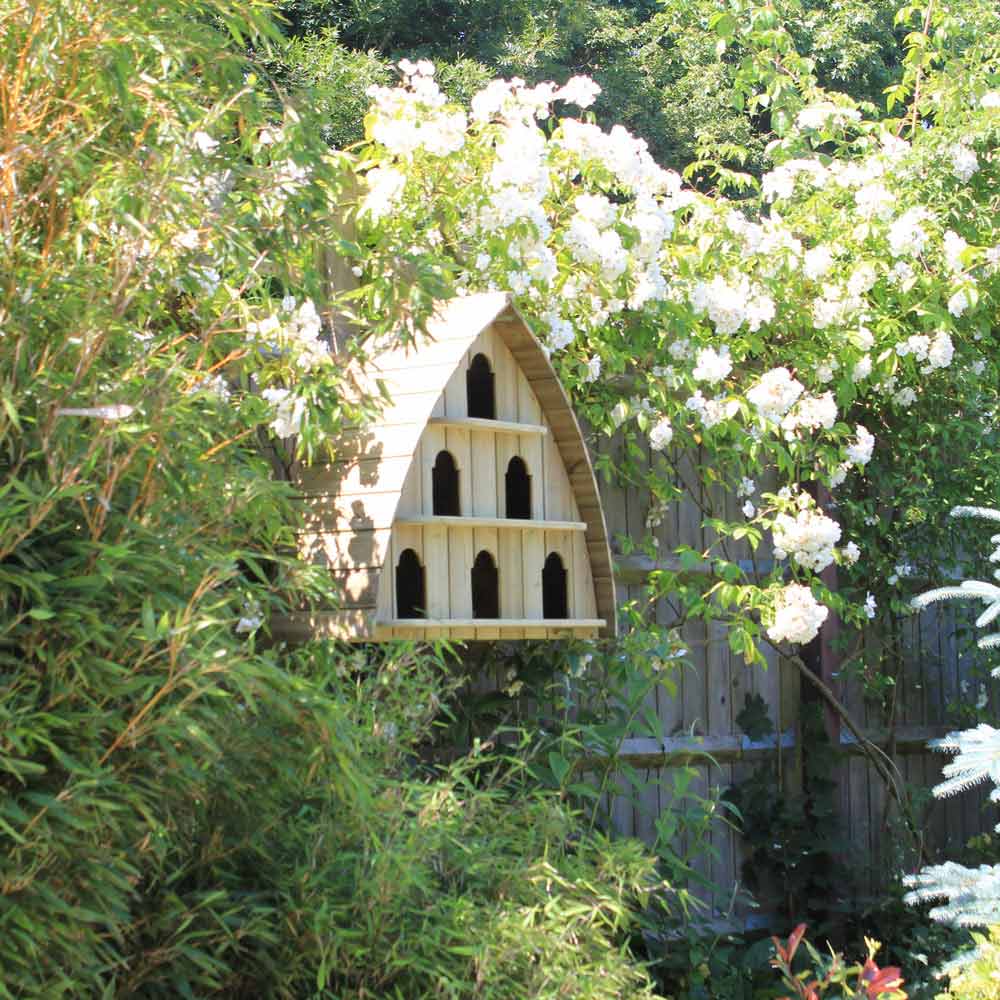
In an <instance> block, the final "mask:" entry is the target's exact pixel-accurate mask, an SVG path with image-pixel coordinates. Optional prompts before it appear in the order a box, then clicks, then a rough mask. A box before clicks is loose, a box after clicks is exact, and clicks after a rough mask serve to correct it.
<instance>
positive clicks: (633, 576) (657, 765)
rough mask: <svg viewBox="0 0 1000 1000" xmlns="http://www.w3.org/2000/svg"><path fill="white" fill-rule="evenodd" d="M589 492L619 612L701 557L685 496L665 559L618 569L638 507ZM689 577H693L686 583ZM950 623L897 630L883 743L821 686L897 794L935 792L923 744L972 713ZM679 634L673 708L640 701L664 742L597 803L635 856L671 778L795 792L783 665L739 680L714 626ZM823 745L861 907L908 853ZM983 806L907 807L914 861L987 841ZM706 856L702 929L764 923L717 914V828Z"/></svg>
mask: <svg viewBox="0 0 1000 1000" xmlns="http://www.w3.org/2000/svg"><path fill="white" fill-rule="evenodd" d="M621 448H622V441H621V440H620V438H616V439H612V440H610V441H609V440H608V439H606V438H605V439H603V440H599V441H598V442H597V447H596V456H595V457H596V458H597V464H598V466H600V456H601V454H602V453H604V454H607V455H610V456H611V457H612V458H619V457H620V453H621ZM696 460H697V459H696V458H691V459H687V460H685V461H683V462H681V463H679V464H678V467H677V468H676V469H674V470H673V474H675V475H676V476H677V477H678V478H679V479H681V480H683V481H684V485H685V486H686V487H687V489H689V490H690V489H691V488H692V487H694V488H697V485H696V484H697V478H696V476H695V475H694V468H695V462H696ZM642 461H644V462H647V463H660V462H664V461H665V459H664V458H663V457H662V456H660V455H655V454H650V453H649V452H648V451H647V452H646V454H645V455H644V457H643V459H642ZM601 490H602V498H603V501H604V505H605V511H606V516H607V522H608V533H609V537H610V538H611V539H612V551H613V553H614V555H615V561H616V583H617V588H618V598H619V603H620V604H621V603H624V602H628V601H633V600H635V601H639V602H640V603H641V604H643V605H645V604H647V603H648V602H647V601H646V598H645V594H646V581H647V578H648V576H649V574H650V573H651V572H652V571H654V570H656V569H658V568H667V569H673V568H676V560H674V559H672V558H671V557H670V556H669V553H671V552H672V551H673V550H674V549H675V548H676V547H677V546H678V545H685V546H691V547H692V548H693V549H695V550H698V551H702V550H704V549H705V548H706V547H707V546H708V545H710V544H711V543H712V542H713V541H714V539H713V536H712V534H711V531H710V529H709V528H706V527H703V524H702V521H703V506H702V505H703V504H704V503H705V501H706V497H705V496H704V495H698V494H696V495H694V497H693V499H690V500H685V501H683V502H681V503H679V504H673V505H671V506H670V507H669V508H668V509H667V511H666V514H665V516H664V517H663V519H662V521H661V523H660V524H659V525H658V526H656V527H655V529H654V534H655V537H657V538H658V540H659V552H661V553H665V554H667V555H665V556H664V557H663V558H660V559H651V558H649V557H648V556H635V555H622V554H621V550H622V546H621V545H620V544H619V539H622V538H632V539H639V538H642V537H644V536H645V535H646V534H647V533H648V531H649V527H648V525H647V516H648V513H649V507H650V497H649V494H648V493H647V492H646V491H645V490H644V489H643V488H642V487H641V486H631V487H622V486H618V485H611V484H609V483H608V482H606V481H602V482H601ZM707 499H710V500H711V501H713V503H714V505H715V509H716V510H722V509H724V510H725V511H726V516H727V517H733V516H734V511H735V510H736V509H737V507H738V505H740V504H742V503H743V500H742V499H737V498H735V497H732V496H725V495H722V494H721V493H716V494H714V495H712V496H711V497H709V498H707ZM734 519H735V518H734ZM727 554H728V556H729V558H732V559H737V560H747V561H748V560H749V559H750V557H751V553H750V551H749V549H748V548H747V546H746V545H745V543H736V544H735V545H733V546H731V547H730V548H729V551H728V553H727ZM768 558H769V553H768V552H767V551H766V549H764V548H763V547H762V549H761V550H759V551H758V553H757V560H758V566H760V565H761V563H762V562H763V564H764V568H767V567H766V563H767V560H768ZM747 564H748V565H749V562H748V563H747ZM706 569H707V567H706ZM697 571H698V567H695V568H694V570H692V572H697ZM648 613H649V615H651V616H652V617H653V618H655V620H656V621H657V622H658V623H659V624H662V625H666V626H671V625H673V624H674V622H675V620H676V618H677V613H676V609H675V608H673V607H672V606H671V603H670V601H669V599H664V598H661V599H659V600H657V601H656V602H655V604H654V605H652V606H651V607H650V608H649V610H648ZM957 614H958V616H959V617H956V610H955V609H954V608H953V607H952V606H946V605H936V606H934V607H932V608H931V609H929V610H928V611H926V612H924V613H922V614H921V615H920V616H914V617H912V618H908V619H904V620H902V621H900V622H899V623H898V628H899V634H898V642H899V643H900V644H901V647H902V651H903V666H902V669H901V672H900V675H899V677H898V683H897V684H896V686H895V691H894V693H893V692H890V697H895V699H896V700H897V704H896V706H895V712H894V718H895V724H894V726H893V729H892V732H889V731H887V730H886V727H885V723H884V722H883V721H882V720H883V718H884V712H883V710H882V707H881V706H880V705H877V704H875V703H873V702H872V701H871V700H866V698H865V697H864V694H863V691H862V686H861V684H860V683H859V682H857V681H850V682H848V681H845V680H844V679H842V678H833V679H832V680H831V687H832V688H833V690H834V693H835V694H836V695H837V696H838V698H839V699H840V700H841V702H842V703H843V704H844V705H845V706H846V708H847V709H848V711H849V713H850V715H851V717H852V718H853V719H854V720H855V721H856V722H857V723H858V724H859V726H860V727H861V730H862V733H863V735H864V736H865V737H866V739H867V740H869V741H870V742H871V743H873V744H874V745H875V746H876V747H877V748H878V750H879V751H881V753H882V754H884V755H885V756H884V758H883V760H884V762H885V764H886V767H887V768H888V769H889V770H890V771H891V772H892V773H894V774H895V775H897V776H898V780H899V781H900V782H901V784H903V785H910V786H913V787H915V788H917V789H924V790H927V789H929V788H930V787H931V786H932V785H934V784H935V783H936V782H937V781H939V780H940V776H941V767H942V765H943V764H944V763H946V762H947V761H948V759H949V757H948V756H946V755H942V754H935V753H931V752H929V751H928V750H927V748H926V744H927V741H928V740H929V739H933V738H934V737H937V736H941V735H944V733H945V732H948V731H950V730H951V729H955V728H961V725H960V723H958V722H957V720H956V719H955V718H954V717H953V716H952V715H949V712H953V710H954V706H955V704H956V703H958V702H959V701H960V700H961V699H963V698H967V697H972V698H973V700H975V698H976V697H977V696H980V697H981V696H983V691H982V690H981V689H980V688H979V684H980V681H978V680H975V679H973V673H972V668H973V664H972V662H971V661H970V659H969V658H968V657H963V656H960V655H959V643H958V642H957V640H956V636H955V631H956V627H958V626H959V625H961V624H963V623H966V622H967V619H964V618H963V617H961V616H962V614H963V612H961V611H959V612H958V613H957ZM682 634H683V637H684V640H685V643H686V645H687V648H688V650H689V659H690V660H691V662H692V663H693V668H686V669H683V670H682V671H681V673H680V675H679V677H677V678H675V680H676V682H677V690H676V694H675V695H674V696H673V697H671V696H669V695H668V694H667V691H666V690H665V689H662V688H661V689H658V690H657V691H656V692H655V693H654V694H653V695H651V696H650V707H652V708H653V709H655V712H656V714H657V716H658V718H659V719H660V721H661V724H662V732H663V735H664V739H663V740H654V739H649V738H634V739H629V740H627V741H626V742H625V745H624V746H623V747H622V753H623V756H624V757H625V758H626V759H627V760H628V762H629V763H630V764H631V765H633V766H634V767H636V768H638V769H639V770H640V771H641V773H642V774H643V775H644V777H645V782H644V784H643V786H642V790H641V792H640V793H639V795H638V801H636V798H635V797H629V796H627V795H617V796H615V797H613V799H612V801H611V802H610V803H609V807H610V811H611V814H612V819H613V824H614V826H615V827H616V829H617V830H618V831H619V832H621V833H623V834H626V835H634V836H636V837H638V838H640V839H643V840H645V841H647V842H652V841H653V839H654V837H655V829H654V826H655V821H656V817H657V816H658V815H659V814H660V813H661V812H662V811H664V810H666V809H669V808H672V807H674V808H676V807H677V805H678V803H676V802H673V803H672V790H673V788H674V781H675V778H676V777H677V773H678V769H679V768H681V767H685V768H693V769H694V778H693V780H692V782H691V785H690V788H691V791H693V792H695V793H697V794H700V795H706V794H708V793H709V792H710V791H713V790H719V791H721V790H724V789H726V788H728V787H729V786H730V785H732V784H734V783H739V782H742V781H744V780H745V779H747V778H748V777H749V776H750V775H751V773H752V772H753V771H754V769H755V768H757V767H758V766H759V765H761V764H762V763H767V762H771V764H772V765H778V766H774V767H773V772H774V774H775V778H774V781H775V783H776V784H777V783H779V782H780V784H781V786H782V787H783V789H784V791H785V792H786V793H787V794H789V795H796V794H800V793H801V791H802V787H801V782H802V754H803V751H804V750H806V751H807V750H808V748H807V747H804V746H803V740H802V725H801V722H802V714H801V713H802V705H803V697H804V696H805V695H806V694H807V692H806V691H805V688H804V686H803V685H804V684H808V682H803V681H802V680H801V674H800V671H799V669H798V667H797V665H796V664H795V663H794V662H792V661H789V660H786V659H785V658H783V657H781V656H779V655H777V654H776V653H774V652H772V653H770V654H769V655H768V669H767V670H766V671H765V670H762V669H761V668H760V667H747V666H746V665H745V664H744V662H743V659H742V657H741V656H737V655H734V654H732V653H731V652H730V649H729V646H728V643H727V641H726V634H725V631H724V629H723V627H721V626H718V625H707V626H706V625H705V623H703V622H700V621H699V622H693V623H687V624H686V625H684V627H683V632H682ZM747 695H750V696H751V697H752V696H757V695H759V696H760V698H761V699H762V700H763V702H764V704H765V705H766V707H767V711H768V714H769V716H770V718H771V720H772V722H773V724H774V729H775V733H774V734H773V735H772V736H770V737H768V738H766V739H763V740H759V741H758V742H753V741H751V740H750V739H749V738H748V737H747V735H746V734H745V733H743V732H742V731H741V729H740V727H739V725H738V724H737V721H736V719H737V716H738V715H739V713H740V711H741V709H742V708H743V707H744V704H745V698H746V696H747ZM949 723H950V724H949ZM834 735H835V738H836V739H838V740H839V743H840V747H841V749H842V750H843V751H844V754H843V756H842V757H841V763H839V765H838V766H837V767H836V769H835V779H836V782H837V786H838V788H837V794H836V803H837V804H838V806H839V814H840V815H839V820H840V823H841V825H842V831H843V834H844V835H845V836H846V837H847V838H848V840H849V843H850V845H851V846H850V849H849V850H847V851H845V852H844V853H845V859H847V860H848V861H849V863H852V866H853V867H854V868H855V869H856V875H857V879H856V883H857V889H856V891H857V892H858V893H859V894H860V895H862V896H866V895H868V894H870V893H873V892H875V891H877V890H878V889H879V888H880V887H881V885H883V884H884V881H885V876H886V875H887V874H888V873H889V872H890V871H893V870H899V868H900V867H901V866H910V867H912V866H914V865H915V864H916V863H917V858H918V854H917V852H916V851H915V850H913V849H912V848H911V849H908V850H905V851H901V850H900V844H902V843H903V842H904V838H901V837H900V836H899V834H898V831H897V832H895V833H894V830H896V827H898V824H899V822H900V820H899V815H898V810H897V809H896V807H895V805H894V804H892V803H891V800H890V801H887V789H886V784H885V782H884V780H883V779H882V778H881V777H880V776H879V774H878V773H877V771H876V769H875V767H874V766H873V765H872V764H871V762H870V761H869V760H868V758H867V757H866V756H865V755H864V754H863V753H862V752H861V749H860V746H859V744H858V741H857V740H856V739H855V737H854V736H853V735H852V734H851V733H850V732H849V731H848V730H846V729H844V728H841V731H840V733H836V734H834ZM705 754H709V755H710V756H711V760H709V759H708V758H707V757H706V756H704V755H705ZM689 773H690V772H689ZM986 794H987V791H986V790H983V791H981V792H979V793H978V794H977V793H976V792H967V793H965V794H963V795H960V796H958V797H956V798H953V799H948V800H943V801H941V800H933V801H931V800H930V799H929V797H928V796H922V795H918V796H917V799H918V801H919V800H920V799H921V798H922V799H923V802H924V806H925V807H926V808H922V809H920V810H918V812H919V816H918V826H919V829H920V833H921V836H922V837H923V838H924V849H925V852H926V853H925V857H930V858H934V859H937V858H939V857H941V856H946V855H949V854H950V855H952V856H953V855H954V854H955V853H956V850H957V849H958V848H959V847H960V846H961V845H962V844H964V843H965V842H966V841H967V839H968V838H969V837H971V836H973V835H974V834H976V833H979V832H982V831H985V830H988V829H991V828H992V824H993V823H994V822H995V818H994V817H991V816H990V815H989V814H988V811H987V810H985V809H984V807H983V806H984V802H985V799H986ZM711 842H712V845H713V847H714V849H715V851H714V855H715V856H714V857H712V856H707V855H706V856H703V857H701V858H700V859H699V861H698V862H697V864H698V865H699V866H700V868H699V869H698V870H699V871H700V872H701V874H702V875H704V876H705V877H706V878H708V879H709V880H710V881H711V882H712V883H714V884H715V885H716V886H717V890H716V891H715V892H714V894H713V893H709V892H707V891H706V890H704V889H703V888H701V889H699V888H698V887H694V886H692V889H693V890H694V891H695V892H696V894H698V895H699V896H700V897H701V898H702V899H703V900H704V901H705V902H707V903H709V904H710V908H711V912H712V913H713V914H714V915H715V917H716V918H717V919H718V920H722V919H723V918H724V919H725V921H726V923H727V925H729V926H737V927H739V926H751V925H754V924H760V923H761V922H764V923H766V922H767V919H768V917H767V913H766V907H765V912H763V913H757V914H756V915H755V914H754V913H752V912H750V911H748V910H746V909H743V908H740V907H736V908H735V909H734V907H733V906H732V905H731V904H732V901H733V898H734V892H735V890H736V888H737V887H738V886H739V885H740V884H741V882H742V874H741V869H742V864H743V861H744V857H745V852H744V847H743V845H742V844H741V839H740V837H739V835H738V834H736V833H735V832H734V830H733V829H732V827H731V826H729V825H727V824H726V823H725V822H724V821H723V820H722V818H721V817H720V819H719V820H718V821H717V822H715V823H714V824H713V826H712V831H711ZM852 859H853V860H852Z"/></svg>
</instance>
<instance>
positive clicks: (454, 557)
mask: <svg viewBox="0 0 1000 1000" xmlns="http://www.w3.org/2000/svg"><path fill="white" fill-rule="evenodd" d="M472 542H473V538H472V528H448V574H449V589H450V601H451V614H450V616H449V617H450V618H451V619H453V620H454V619H466V620H469V619H471V618H472V563H473V561H474V560H475V557H476V554H475V552H473V549H472ZM452 624H453V625H454V621H453V622H452ZM451 635H452V637H453V638H456V639H475V637H476V631H475V627H474V626H473V627H469V628H467V629H466V628H458V627H457V626H455V627H453V628H452V632H451Z"/></svg>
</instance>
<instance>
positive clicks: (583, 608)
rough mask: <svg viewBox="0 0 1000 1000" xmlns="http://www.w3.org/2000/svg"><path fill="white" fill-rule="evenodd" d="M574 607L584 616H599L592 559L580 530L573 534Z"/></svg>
mask: <svg viewBox="0 0 1000 1000" xmlns="http://www.w3.org/2000/svg"><path fill="white" fill-rule="evenodd" d="M573 607H574V608H576V610H577V613H578V614H580V615H581V616H582V617H584V618H596V617H597V602H596V601H595V600H594V581H593V579H592V578H591V574H590V560H589V559H588V557H587V547H586V544H585V542H584V538H583V536H582V535H581V534H580V533H579V532H575V533H574V534H573Z"/></svg>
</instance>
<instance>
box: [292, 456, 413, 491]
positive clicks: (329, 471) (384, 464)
mask: <svg viewBox="0 0 1000 1000" xmlns="http://www.w3.org/2000/svg"><path fill="white" fill-rule="evenodd" d="M412 461H413V456H412V455H411V454H406V455H399V456H395V457H392V458H381V457H372V458H355V459H350V460H346V461H343V462H328V463H326V464H324V465H310V466H305V467H304V468H303V469H302V470H301V472H300V473H299V474H298V475H297V476H296V478H295V481H294V482H295V487H296V489H298V490H299V491H301V492H302V493H304V494H309V493H325V494H332V495H336V496H341V497H353V496H356V495H358V494H365V493H369V492H371V491H373V490H374V491H386V490H393V489H396V488H397V487H398V485H399V483H400V482H401V481H402V480H403V479H404V477H405V476H406V474H407V472H408V470H409V468H410V466H411V463H412Z"/></svg>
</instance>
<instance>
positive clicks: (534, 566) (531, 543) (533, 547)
mask: <svg viewBox="0 0 1000 1000" xmlns="http://www.w3.org/2000/svg"><path fill="white" fill-rule="evenodd" d="M529 523H530V522H529ZM520 535H521V551H522V553H523V560H524V562H523V567H524V569H523V572H524V617H525V618H537V619H541V617H542V568H543V567H544V565H545V532H544V531H542V530H541V529H540V528H528V529H526V530H525V531H522V532H520ZM528 638H532V637H531V636H528Z"/></svg>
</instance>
